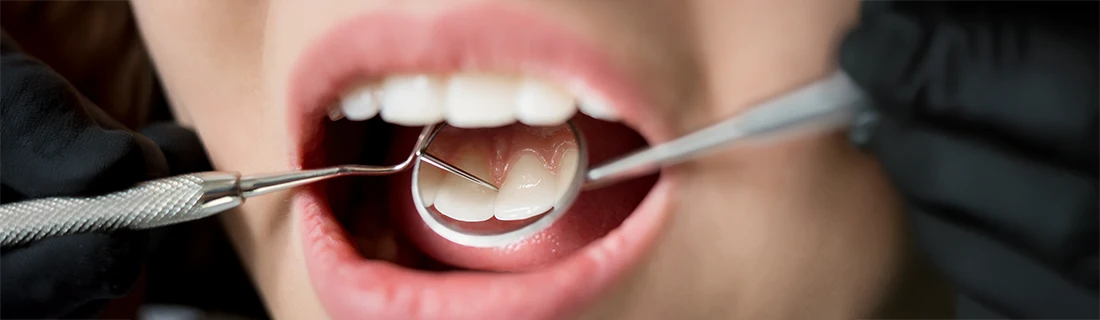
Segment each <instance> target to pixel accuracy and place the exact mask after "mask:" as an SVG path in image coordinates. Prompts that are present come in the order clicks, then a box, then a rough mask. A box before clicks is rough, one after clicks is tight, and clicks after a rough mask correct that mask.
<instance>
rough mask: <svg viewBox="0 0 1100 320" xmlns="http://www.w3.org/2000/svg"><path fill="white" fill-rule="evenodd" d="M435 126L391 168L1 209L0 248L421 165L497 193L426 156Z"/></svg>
mask: <svg viewBox="0 0 1100 320" xmlns="http://www.w3.org/2000/svg"><path fill="white" fill-rule="evenodd" d="M436 127H437V126H436V125H432V126H427V127H425V128H424V130H423V131H422V132H421V133H420V137H419V138H417V141H416V144H415V145H414V147H413V152H411V153H410V154H409V156H408V157H407V158H406V159H405V160H404V161H402V162H401V163H399V164H396V165H392V166H369V165H343V166H335V167H328V168H321V169H312V170H304V171H296V172H290V173H280V174H270V175H262V176H246V177H242V176H241V175H240V174H239V173H235V172H216V171H215V172H201V173H193V174H184V175H179V176H174V177H168V178H163V179H157V180H152V181H147V182H144V183H140V184H138V185H137V186H135V187H133V188H130V189H126V190H122V191H118V192H115V193H109V194H105V195H100V196H95V197H55V198H43V199H34V200H28V201H22V202H16V203H10V204H5V205H0V246H4V247H7V246H13V245H19V244H23V243H27V242H31V241H35V240H39V239H43V238H47V237H52V236H60V235H67V234H75V233H83V232H92V231H101V232H107V231H114V230H119V229H138V230H140V229H150V228H156V227H161V226H167V225H172V224H177V223H182V222H187V221H191V220H196V219H201V218H205V217H208V216H212V215H214V214H217V213H220V212H223V211H226V210H229V209H232V208H236V207H237V206H240V205H241V204H244V201H245V199H248V198H251V197H255V196H259V195H264V194H267V193H271V192H275V191H280V190H286V189H290V188H294V187H297V186H302V185H306V184H310V183H314V182H317V181H321V180H328V179H331V178H336V177H344V176H378V175H388V174H394V173H398V172H401V171H404V170H406V169H409V168H411V167H413V163H414V162H419V161H423V162H426V163H428V164H431V165H433V166H436V167H439V168H440V169H442V170H444V171H447V172H449V173H452V174H455V175H458V176H460V177H463V178H465V179H467V180H470V181H471V182H473V183H476V184H479V185H482V186H484V187H487V188H490V189H493V190H497V187H496V186H493V185H492V184H491V183H489V182H486V181H485V180H482V179H480V178H478V177H477V176H475V175H473V174H470V173H469V172H466V171H464V170H462V169H459V168H457V167H455V166H453V165H451V164H449V163H447V162H445V161H442V160H440V159H438V158H436V157H434V156H432V155H431V154H429V153H427V152H426V151H425V150H426V148H427V145H428V142H429V140H428V137H429V136H431V135H432V133H434V132H436V131H437V130H436Z"/></svg>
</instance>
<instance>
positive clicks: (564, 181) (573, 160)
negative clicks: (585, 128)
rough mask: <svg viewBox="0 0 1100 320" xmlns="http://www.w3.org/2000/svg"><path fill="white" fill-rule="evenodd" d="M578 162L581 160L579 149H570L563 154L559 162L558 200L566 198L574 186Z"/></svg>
mask: <svg viewBox="0 0 1100 320" xmlns="http://www.w3.org/2000/svg"><path fill="white" fill-rule="evenodd" d="M578 161H580V158H579V154H578V153H577V148H574V147H569V149H566V150H565V152H562V154H561V159H560V160H558V174H557V187H558V198H561V197H562V196H564V195H565V192H566V191H569V186H571V185H572V184H573V178H575V177H576V175H577V163H578Z"/></svg>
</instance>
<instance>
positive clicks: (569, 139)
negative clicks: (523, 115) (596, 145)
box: [428, 124, 577, 186]
mask: <svg viewBox="0 0 1100 320" xmlns="http://www.w3.org/2000/svg"><path fill="white" fill-rule="evenodd" d="M576 148H577V142H576V139H575V138H574V135H573V132H572V131H571V130H569V126H568V125H564V124H563V125H558V126H552V127H532V126H527V125H522V124H513V125H508V126H504V127H497V128H482V129H463V128H456V127H450V126H448V127H444V128H443V129H442V130H441V131H440V132H439V134H438V135H437V136H436V138H435V140H433V141H432V142H431V144H430V145H429V146H428V153H431V154H432V155H434V156H436V157H438V158H440V159H442V160H443V161H446V162H449V163H451V164H457V163H458V162H457V161H456V160H457V159H458V155H460V154H461V153H462V152H483V153H484V154H485V155H486V157H485V158H487V159H488V160H489V163H488V164H487V165H488V166H489V172H490V173H491V174H492V177H480V178H482V179H486V180H491V181H492V182H493V183H494V184H496V185H498V186H499V185H500V184H501V183H503V182H504V178H505V177H506V176H507V173H508V167H509V166H510V165H511V164H512V163H515V161H516V159H517V158H519V156H520V155H522V154H523V153H530V154H534V155H536V156H537V157H538V158H539V159H540V160H541V161H542V163H543V165H545V166H546V169H547V170H550V172H553V173H554V174H555V175H557V167H558V163H559V162H560V161H561V158H562V155H563V154H564V153H565V151H566V150H569V149H576Z"/></svg>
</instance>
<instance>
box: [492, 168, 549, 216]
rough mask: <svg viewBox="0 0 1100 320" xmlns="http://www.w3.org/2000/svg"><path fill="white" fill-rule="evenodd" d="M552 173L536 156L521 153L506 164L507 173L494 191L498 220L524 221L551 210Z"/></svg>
mask: <svg viewBox="0 0 1100 320" xmlns="http://www.w3.org/2000/svg"><path fill="white" fill-rule="evenodd" d="M554 180H555V179H554V175H553V174H552V173H550V170H547V169H546V166H545V165H543V164H542V161H541V160H539V159H538V157H536V156H534V155H532V154H528V153H524V154H522V155H520V156H519V159H517V160H516V162H515V163H513V164H512V165H511V166H509V167H508V176H507V177H506V178H504V183H503V184H501V185H500V193H498V194H497V202H496V213H495V215H496V217H497V219H499V220H506V221H507V220H523V219H527V218H530V217H534V216H537V215H539V214H542V213H544V212H546V211H547V210H550V208H552V207H553V206H554V202H555V201H557V200H558V199H557V198H556V197H555V196H556V195H557V194H558V192H557V187H555V186H554V185H555V184H556V183H557V182H556V181H554Z"/></svg>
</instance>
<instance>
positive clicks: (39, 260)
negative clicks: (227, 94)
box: [0, 38, 206, 319]
mask: <svg viewBox="0 0 1100 320" xmlns="http://www.w3.org/2000/svg"><path fill="white" fill-rule="evenodd" d="M9 41H10V40H9V39H7V38H4V39H3V45H2V49H0V51H2V67H0V70H2V72H0V75H2V79H0V83H2V84H3V85H2V86H0V87H2V89H3V92H2V93H0V100H2V105H0V106H2V107H0V122H2V126H0V138H2V141H0V159H2V160H0V183H2V188H3V189H2V191H3V193H2V194H0V202H3V203H10V202H16V201H20V200H24V199H31V198H40V197H50V196H77V195H95V194H101V193H106V192H110V191H116V190H119V189H123V188H126V187H129V186H132V185H133V184H135V183H137V182H140V181H143V180H148V179H153V178H158V177H163V176H167V175H169V174H175V173H181V172H172V171H170V170H169V167H170V166H169V165H170V164H171V165H174V166H175V167H176V168H181V169H183V170H187V169H190V168H202V167H203V166H204V164H205V163H206V160H205V154H204V153H203V151H202V148H201V145H200V144H199V142H198V139H197V137H196V136H195V135H194V133H192V132H190V131H189V130H186V129H183V128H180V127H177V126H172V125H159V126H154V127H150V128H149V129H148V131H146V132H145V133H146V134H147V135H149V136H150V137H154V139H156V140H159V141H158V142H163V143H164V144H163V145H162V146H161V147H158V145H157V143H154V141H153V140H151V139H150V138H147V137H144V136H142V135H139V134H135V133H133V132H129V131H126V130H124V129H122V127H121V126H120V125H118V124H117V123H115V122H114V121H112V120H111V119H110V118H109V117H107V116H106V115H105V113H103V112H102V110H99V109H97V108H96V107H95V106H93V105H92V104H91V103H90V102H88V101H87V100H86V99H84V98H83V97H82V96H80V95H79V94H78V93H77V92H76V90H75V89H73V87H72V86H71V85H70V84H69V83H68V82H66V81H65V80H64V79H62V78H61V77H60V76H59V75H57V74H56V73H54V72H53V71H52V70H50V69H49V68H48V67H46V66H45V65H43V64H41V63H40V62H39V61H37V60H34V59H33V58H30V57H28V56H26V55H24V54H23V53H21V52H19V49H18V48H17V47H16V46H15V45H14V44H12V43H11V42H9ZM162 148H163V150H162ZM166 154H167V155H169V156H170V157H166V156H165V155H166ZM147 238H148V237H147V234H146V233H145V232H135V231H121V232H116V233H112V234H98V233H90V234H79V235H72V236H64V237H57V238H50V239H45V240H42V241H38V242H35V243H32V244H30V245H25V246H20V247H15V248H3V249H2V257H0V283H2V284H3V285H2V286H0V291H2V295H0V306H2V309H0V318H5V319H10V318H59V317H71V318H90V317H93V316H95V315H96V314H98V313H99V312H100V310H101V309H102V308H103V307H104V306H105V305H106V302H107V301H108V300H109V299H112V298H118V297H121V296H123V295H125V294H126V293H127V292H128V291H129V290H130V288H131V287H132V286H133V285H134V283H135V281H136V280H137V278H138V275H139V274H140V271H141V267H142V262H143V259H144V256H145V252H146V249H147V248H146V246H147Z"/></svg>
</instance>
